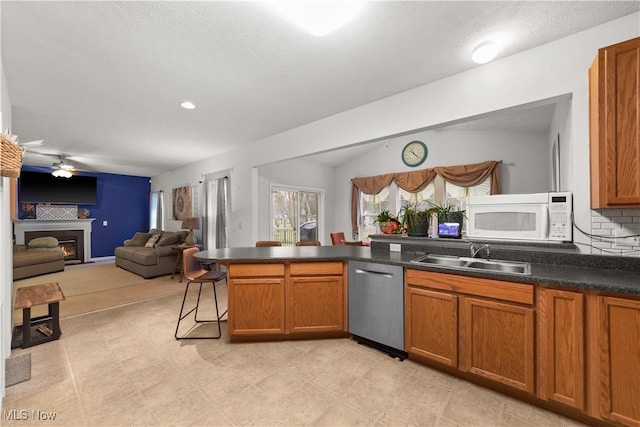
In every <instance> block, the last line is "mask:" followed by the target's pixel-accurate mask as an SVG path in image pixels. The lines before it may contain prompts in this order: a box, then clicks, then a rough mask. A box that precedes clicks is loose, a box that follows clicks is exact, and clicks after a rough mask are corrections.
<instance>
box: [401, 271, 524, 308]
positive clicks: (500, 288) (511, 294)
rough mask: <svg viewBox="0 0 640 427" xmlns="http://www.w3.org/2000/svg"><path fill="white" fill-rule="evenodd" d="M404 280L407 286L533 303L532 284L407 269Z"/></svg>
mask: <svg viewBox="0 0 640 427" xmlns="http://www.w3.org/2000/svg"><path fill="white" fill-rule="evenodd" d="M405 281H406V283H407V285H408V286H417V287H421V288H430V289H440V290H443V291H451V292H458V293H461V294H467V295H476V296H481V297H486V298H494V299H499V300H503V301H511V302H516V303H520V304H529V305H533V285H528V284H525V283H511V282H504V281H501V280H494V279H480V278H477V277H469V276H458V275H455V274H444V273H434V272H432V271H421V270H413V269H410V268H409V269H407V271H406V275H405Z"/></svg>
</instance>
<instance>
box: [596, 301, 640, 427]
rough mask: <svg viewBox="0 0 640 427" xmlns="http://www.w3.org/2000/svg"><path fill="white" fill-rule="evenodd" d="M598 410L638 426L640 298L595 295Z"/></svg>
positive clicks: (622, 421) (607, 416) (621, 422)
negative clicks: (598, 368)
mask: <svg viewBox="0 0 640 427" xmlns="http://www.w3.org/2000/svg"><path fill="white" fill-rule="evenodd" d="M598 353H599V365H600V381H599V384H600V413H601V415H602V417H603V418H607V419H609V420H612V421H614V422H616V423H619V424H621V425H627V426H640V301H637V300H627V299H623V298H613V297H604V296H600V297H598Z"/></svg>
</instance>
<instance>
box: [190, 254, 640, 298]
mask: <svg viewBox="0 0 640 427" xmlns="http://www.w3.org/2000/svg"><path fill="white" fill-rule="evenodd" d="M420 249H424V248H416V250H407V251H403V252H390V251H388V250H384V249H376V248H373V249H372V248H369V247H365V246H300V247H264V248H254V247H245V248H225V249H216V250H209V251H202V252H198V253H197V254H196V255H195V257H196V258H197V259H199V260H201V261H213V260H215V261H218V262H221V263H252V262H283V261H293V260H295V261H330V260H340V261H344V260H346V261H349V260H356V261H366V262H376V263H382V264H392V265H401V266H403V267H409V268H415V269H418V270H426V271H438V272H442V273H448V274H458V275H464V276H473V277H481V278H490V279H498V280H500V279H502V280H508V281H510V282H519V283H530V284H534V285H535V284H544V285H553V286H557V287H564V288H577V289H592V290H599V291H607V292H615V293H621V294H631V295H640V271H639V270H637V269H635V266H636V265H635V264H636V263H638V261H640V260H623V262H621V261H620V260H619V259H618V257H602V256H600V257H597V258H594V257H595V256H593V255H576V254H572V255H570V256H568V255H565V256H564V257H563V256H562V254H561V253H555V256H554V255H553V253H551V254H547V258H553V259H550V260H549V262H547V261H545V262H541V261H540V252H539V251H533V252H531V251H530V252H531V253H532V254H534V255H535V256H533V255H529V256H530V257H531V259H528V257H527V255H528V254H527V252H526V251H523V252H521V253H514V252H517V251H509V254H510V255H511V256H509V257H507V256H506V252H507V250H506V249H503V252H504V253H503V252H500V249H498V250H494V252H498V254H497V255H505V256H504V257H501V256H495V257H494V256H492V257H491V258H497V259H510V260H520V261H527V262H530V263H531V275H520V274H512V273H501V272H492V271H468V270H454V269H450V268H445V267H440V266H423V265H416V264H413V263H411V260H413V259H415V258H417V257H418V256H419V255H420V254H421V253H425V251H424V250H420ZM428 249H430V250H429V252H431V253H440V252H441V251H438V250H437V249H435V248H428ZM547 258H542V259H543V260H546V259H547ZM559 261H560V262H565V264H558V262H559Z"/></svg>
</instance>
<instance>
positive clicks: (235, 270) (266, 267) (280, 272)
mask: <svg viewBox="0 0 640 427" xmlns="http://www.w3.org/2000/svg"><path fill="white" fill-rule="evenodd" d="M228 276H229V277H284V264H231V265H230V266H229V271H228Z"/></svg>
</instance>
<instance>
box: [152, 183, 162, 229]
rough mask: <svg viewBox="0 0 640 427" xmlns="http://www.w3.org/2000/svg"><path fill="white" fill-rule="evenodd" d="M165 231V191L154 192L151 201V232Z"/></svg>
mask: <svg viewBox="0 0 640 427" xmlns="http://www.w3.org/2000/svg"><path fill="white" fill-rule="evenodd" d="M153 228H155V229H158V230H164V191H162V190H160V191H152V192H151V195H150V200H149V230H151V229H153Z"/></svg>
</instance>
